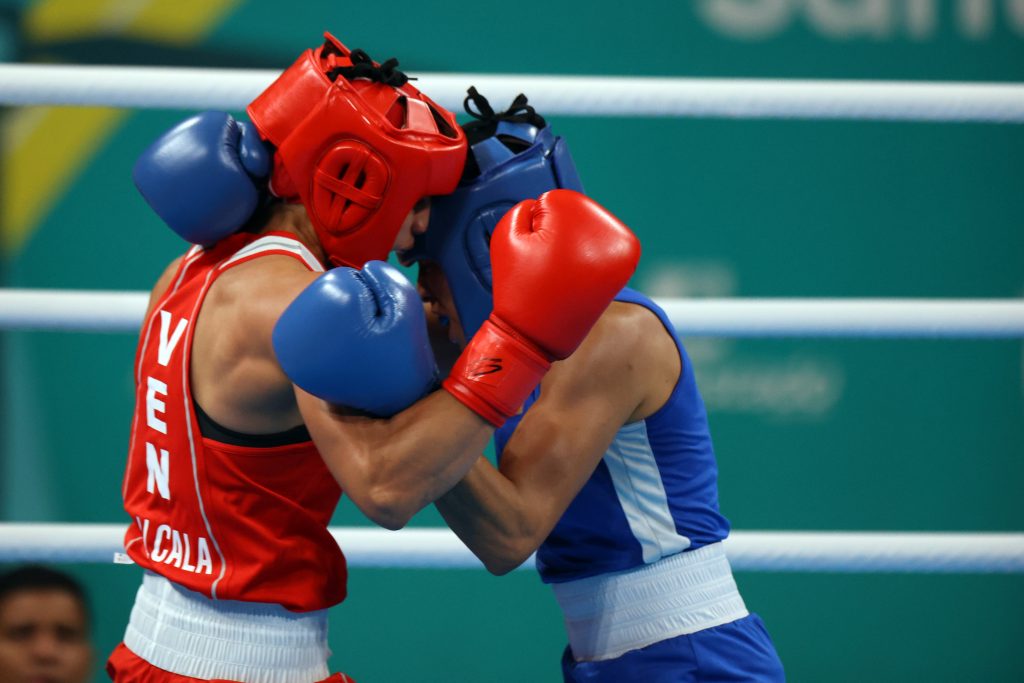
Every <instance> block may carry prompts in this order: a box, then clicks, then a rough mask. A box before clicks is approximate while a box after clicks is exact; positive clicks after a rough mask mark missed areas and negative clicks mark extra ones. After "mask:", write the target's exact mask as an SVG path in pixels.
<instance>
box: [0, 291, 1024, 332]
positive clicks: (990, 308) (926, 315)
mask: <svg viewBox="0 0 1024 683" xmlns="http://www.w3.org/2000/svg"><path fill="white" fill-rule="evenodd" d="M147 300H148V295H147V294H146V293H145V292H104V291H77V290H60V289H53V290H45V289H44V290H33V289H0V330H4V329H37V330H64V331H83V332H137V331H138V329H139V326H140V325H141V322H142V316H143V314H144V313H145V310H146V302H147ZM657 302H658V303H659V304H660V305H661V306H662V307H663V308H664V309H665V311H666V312H667V313H668V315H669V319H671V320H672V323H673V324H674V325H675V326H676V329H677V330H679V332H680V334H682V335H684V336H726V337H785V336H815V337H927V338H932V337H943V338H1013V337H1024V301H1021V300H1017V299H700V300H687V299H658V300H657Z"/></svg>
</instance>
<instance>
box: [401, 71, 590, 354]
mask: <svg viewBox="0 0 1024 683" xmlns="http://www.w3.org/2000/svg"><path fill="white" fill-rule="evenodd" d="M470 102H472V103H473V104H475V105H476V107H477V109H479V112H475V111H473V110H472V109H471V108H470ZM465 108H466V111H467V112H468V113H469V114H470V115H472V116H473V117H475V118H476V119H477V120H476V121H472V122H470V123H467V124H466V125H465V126H463V129H464V130H465V132H466V137H467V138H468V139H469V145H470V146H469V157H468V158H467V160H466V168H465V172H464V174H463V179H462V182H460V184H459V186H458V187H457V188H456V190H455V192H453V193H452V194H450V195H444V196H439V197H434V198H433V200H432V204H431V209H430V224H429V226H428V228H427V231H426V232H425V233H424V234H422V235H418V236H417V238H416V244H415V246H414V247H413V248H412V249H411V250H409V251H408V252H406V253H405V254H404V255H403V259H404V260H405V261H406V262H411V261H419V260H422V259H430V260H432V261H435V262H437V263H438V264H439V265H440V266H441V269H442V270H443V271H444V274H445V277H446V278H447V280H448V286H449V287H450V289H451V292H452V296H453V298H454V299H455V308H456V310H457V311H458V314H459V320H460V321H461V323H462V329H463V331H464V333H465V335H466V340H467V341H468V340H469V339H470V338H471V337H472V336H473V335H474V334H475V333H476V331H477V330H478V329H479V328H480V326H481V325H482V324H483V322H484V320H486V319H487V316H489V315H490V313H491V308H492V307H493V305H494V303H493V299H492V290H491V284H492V283H491V253H490V242H491V233H492V232H494V228H495V226H497V224H498V221H499V220H501V218H502V216H504V215H505V213H506V212H507V211H508V210H509V209H511V208H512V207H513V206H515V205H516V204H518V203H519V202H521V201H523V200H524V199H536V198H537V197H538V196H540V195H541V194H543V193H544V192H547V191H549V190H554V189H558V188H564V189H570V190H576V191H577V192H583V186H582V184H581V183H580V179H579V175H578V174H577V173H576V166H575V165H574V164H573V161H572V156H570V154H569V148H568V146H567V145H566V144H565V141H564V140H563V139H562V138H560V137H555V135H554V133H552V132H551V128H550V127H549V126H548V125H547V123H546V122H545V121H544V119H543V117H541V116H540V115H539V114H537V113H536V112H535V111H534V110H533V107H531V106H529V105H528V104H527V101H526V97H525V96H524V95H519V96H518V97H517V98H516V99H515V100H514V101H513V102H512V106H511V107H509V109H508V111H505V112H502V113H500V114H495V113H494V110H493V109H491V107H490V105H489V104H488V102H487V100H486V99H484V98H483V96H481V95H480V94H479V93H477V91H476V88H470V89H469V96H468V97H466V100H465Z"/></svg>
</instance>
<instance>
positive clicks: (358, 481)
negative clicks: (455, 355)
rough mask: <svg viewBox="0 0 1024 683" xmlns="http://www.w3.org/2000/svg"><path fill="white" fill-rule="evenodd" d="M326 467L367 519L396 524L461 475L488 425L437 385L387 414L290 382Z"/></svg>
mask: <svg viewBox="0 0 1024 683" xmlns="http://www.w3.org/2000/svg"><path fill="white" fill-rule="evenodd" d="M296 396H297V398H298V402H299V408H300V410H301V411H302V416H303V418H304V419H305V422H306V426H307V427H308V428H309V431H310V434H312V436H313V440H314V441H315V442H316V445H317V448H318V449H319V450H320V453H321V455H322V456H323V458H324V461H325V462H326V463H327V467H328V468H329V469H330V470H331V473H332V474H333V475H334V478H335V479H337V480H338V483H339V484H341V486H342V488H343V489H345V491H346V492H347V493H348V495H349V497H350V498H352V501H353V502H354V503H355V504H356V505H357V506H358V507H359V509H360V510H362V511H363V513H364V514H366V515H367V516H368V517H369V518H370V519H372V520H373V521H374V522H376V523H377V524H379V525H381V526H383V527H386V528H388V529H399V528H401V527H403V526H405V524H406V523H407V522H408V521H409V519H410V518H411V517H412V516H413V515H414V514H416V513H417V512H418V511H419V510H421V509H422V508H423V507H425V506H426V505H429V504H430V503H432V502H433V501H435V500H436V499H437V498H438V497H439V496H441V495H442V494H444V493H445V492H446V491H448V490H449V489H450V488H451V487H452V486H453V485H455V483H456V482H458V481H459V480H460V479H462V477H463V476H465V474H466V472H467V471H468V470H469V468H470V467H472V466H473V463H475V462H476V461H477V460H478V459H479V458H480V454H481V453H482V452H483V450H484V448H485V447H486V445H487V442H488V440H489V439H490V438H491V435H492V434H493V433H494V428H493V427H492V426H491V425H490V424H489V423H488V422H486V421H485V420H484V419H483V418H481V417H480V416H478V415H477V414H476V413H474V412H473V411H471V410H469V409H468V408H466V407H465V406H463V405H462V404H461V403H459V402H458V401H456V400H455V399H454V398H452V396H451V395H450V394H449V393H448V392H446V391H437V392H434V393H433V394H431V395H430V396H427V397H426V398H424V399H423V400H421V401H418V402H417V403H415V404H414V405H413V406H411V407H410V408H408V409H406V410H404V411H402V412H401V413H399V414H397V415H395V416H394V417H393V418H391V419H388V420H378V419H371V418H366V417H361V416H356V415H350V414H344V413H341V412H338V411H336V410H334V409H332V408H331V407H330V406H328V405H327V404H326V403H325V402H324V401H322V400H320V399H318V398H316V397H315V396H312V395H310V394H307V393H306V392H304V391H302V390H301V389H298V388H296Z"/></svg>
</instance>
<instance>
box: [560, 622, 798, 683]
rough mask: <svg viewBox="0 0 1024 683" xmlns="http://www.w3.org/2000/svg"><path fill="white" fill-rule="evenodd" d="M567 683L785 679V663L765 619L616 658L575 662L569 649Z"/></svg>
mask: <svg viewBox="0 0 1024 683" xmlns="http://www.w3.org/2000/svg"><path fill="white" fill-rule="evenodd" d="M562 676H563V677H564V679H565V683H628V682H630V681H636V682H637V683H640V682H641V681H642V682H643V683H712V682H714V683H730V682H732V681H757V682H758V683H761V682H771V683H774V682H775V681H785V680H786V674H785V672H784V671H783V670H782V662H781V661H779V656H778V654H776V652H775V645H774V644H772V639H771V636H769V635H768V631H767V630H766V629H765V627H764V622H762V621H761V617H759V616H757V615H756V614H750V615H748V616H746V617H743V618H742V619H737V620H736V621H732V622H730V623H728V624H722V625H721V626H715V627H713V628H708V629H704V630H703V631H697V632H696V633H690V634H687V635H682V636H677V637H675V638H669V639H668V640H662V641H660V642H657V643H654V644H653V645H648V646H647V647H644V648H641V649H639V650H631V651H629V652H627V653H625V654H624V655H621V656H619V657H616V658H615V659H605V660H602V661H596V662H577V661H575V660H574V659H573V656H572V651H571V650H570V649H569V648H568V647H566V648H565V654H564V655H563V656H562Z"/></svg>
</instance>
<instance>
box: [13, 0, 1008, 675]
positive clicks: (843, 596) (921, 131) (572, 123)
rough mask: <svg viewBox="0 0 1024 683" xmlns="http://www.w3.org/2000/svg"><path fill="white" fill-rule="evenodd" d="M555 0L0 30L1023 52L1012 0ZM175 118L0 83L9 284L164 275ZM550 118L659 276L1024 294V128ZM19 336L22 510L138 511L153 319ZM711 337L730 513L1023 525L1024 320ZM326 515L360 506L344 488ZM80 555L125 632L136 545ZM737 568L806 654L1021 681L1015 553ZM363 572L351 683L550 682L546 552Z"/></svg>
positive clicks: (109, 8)
mask: <svg viewBox="0 0 1024 683" xmlns="http://www.w3.org/2000/svg"><path fill="white" fill-rule="evenodd" d="M552 4H553V6H552V7H548V8H543V7H542V6H541V5H539V4H529V5H528V4H517V5H504V6H503V5H500V4H497V3H480V4H475V5H472V4H456V3H447V2H435V3H426V2H410V1H409V0H397V1H395V2H390V3H384V4H381V3H338V2H327V1H326V0H307V2H302V3H288V4H287V5H283V4H281V3H269V2H255V0H252V1H249V2H241V1H238V2H234V1H232V0H207V1H206V2H198V1H195V0H179V1H178V2H138V3H134V4H133V3H123V2H115V1H111V2H82V1H79V0H47V1H45V2H38V3H30V2H11V1H7V2H2V3H0V22H2V23H0V58H2V59H5V60H7V61H35V62H40V61H42V62H59V63H65V62H72V63H125V64H171V65H197V66H234V67H244V66H252V67H261V68H283V67H285V66H287V65H288V64H289V63H290V62H291V60H292V59H293V58H294V56H295V55H296V54H298V52H299V51H300V50H301V49H303V48H305V47H308V46H310V45H313V44H314V43H316V42H317V41H318V40H319V35H320V32H321V31H322V30H324V29H330V30H331V31H333V32H335V33H336V34H337V35H338V36H339V37H340V38H341V39H342V40H344V41H345V42H346V43H348V44H349V45H350V46H361V47H364V48H365V49H367V50H368V51H370V53H371V54H373V55H375V56H388V55H390V54H392V53H393V54H396V55H398V56H399V57H400V58H401V60H402V64H403V66H404V67H405V68H407V69H408V70H410V71H412V72H413V73H415V72H416V71H460V72H495V73H498V72H502V73H503V72H510V73H558V74H615V75H636V76H647V75H664V76H748V77H793V78H877V79H913V80H978V81H1022V80H1024V2H1022V1H1020V0H1005V1H1000V0H992V1H988V0H962V1H955V0H950V1H948V2H947V1H941V0H936V1H930V0H905V1H904V0H695V1H694V2H679V1H678V0H675V1H668V0H651V1H649V2H647V3H642V4H636V3H634V4H628V5H627V4H623V3H618V2H606V1H598V2H595V1H593V0H592V1H590V2H587V1H583V0H580V1H572V2H558V3H552ZM467 85H469V83H467ZM181 116H182V112H170V111H124V112H109V111H103V110H100V111H97V110H92V109H89V110H85V109H65V110H49V109H45V110H44V109H35V108H33V109H8V110H6V111H5V112H4V115H3V130H4V136H3V148H2V149H0V152H2V154H3V158H4V165H3V168H2V174H3V178H2V181H3V185H2V187H3V195H2V196H0V205H2V208H0V211H2V213H0V215H2V216H3V223H2V224H0V235H2V236H3V238H4V239H3V244H4V252H3V256H4V259H3V265H2V269H3V270H2V271H0V277H2V281H3V286H7V287H71V288H83V289H95V288H109V289H129V290H134V289H144V288H148V287H150V286H151V284H152V282H153V281H154V279H155V277H156V276H157V274H158V273H159V271H160V269H161V268H162V267H163V265H164V264H165V263H166V262H168V261H169V260H170V259H171V258H173V257H174V256H175V255H176V254H178V253H179V252H181V251H182V250H183V245H182V243H181V242H180V241H178V240H177V238H176V237H174V236H173V235H171V234H170V233H169V231H168V230H167V229H166V228H164V227H163V226H162V224H161V223H159V221H158V219H157V218H156V217H155V216H154V215H153V214H151V213H150V212H149V211H148V209H147V207H146V206H145V205H144V203H143V202H142V200H141V199H140V198H139V196H138V195H137V194H136V193H135V192H134V189H133V188H132V185H131V181H130V176H129V173H130V168H131V164H132V163H133V161H134V159H135V157H136V155H137V154H138V153H139V152H140V151H141V150H142V149H143V147H144V146H145V145H146V144H148V142H149V141H150V140H151V139H152V138H153V137H154V136H156V135H157V134H159V133H160V132H161V131H162V130H164V129H165V128H166V127H168V126H169V125H171V124H172V123H173V122H175V121H176V120H177V119H179V118H180V117H181ZM551 119H552V122H553V123H554V125H555V127H556V129H557V131H558V132H559V133H561V134H562V135H564V136H566V137H567V138H568V139H569V141H570V143H571V145H572V148H573V153H574V156H575V158H576V161H577V164H578V166H579V168H580V172H581V175H582V177H583V180H584V182H585V184H586V185H587V189H588V191H589V192H590V193H591V194H592V195H593V196H595V197H596V198H598V199H599V200H600V201H602V202H603V203H605V204H606V205H607V206H608V207H609V208H611V209H612V210H614V211H615V212H616V213H617V214H618V215H619V216H620V217H621V218H622V219H623V220H624V221H625V222H626V223H628V224H629V225H630V226H632V227H633V228H634V229H635V230H636V232H637V233H638V234H639V235H640V238H641V240H642V242H643V246H644V257H643V260H642V263H641V267H640V269H639V271H638V273H637V276H636V278H635V281H634V284H635V285H636V286H638V287H640V288H643V289H646V290H647V291H648V292H649V293H652V294H656V295H665V296H742V297H751V296H808V297H819V296H836V297H860V296H878V297H886V296H894V297H895V296H899V297H1020V296H1022V295H1024V219H1022V215H1024V129H1022V128H1021V127H1020V126H996V125H973V124H966V125H946V124H919V123H851V122H755V121H723V120H703V119H636V118H630V119H625V118H576V117H551ZM32 126H36V128H35V129H34V130H35V131H36V132H37V133H39V132H40V131H41V134H40V135H37V138H39V137H42V138H43V139H44V142H43V143H39V142H38V141H37V142H33V140H32V137H31V135H28V136H27V137H26V133H25V131H26V130H27V129H32ZM47 126H49V127H50V128H47ZM50 130H52V131H53V132H52V133H48V131H50ZM61 135H63V136H65V137H66V138H67V139H68V140H69V141H70V142H68V143H63V142H59V141H60V140H63V139H64V138H62V137H60V136H61ZM26 140H28V141H27V142H26ZM83 140H84V141H86V142H87V143H88V144H85V145H78V144H75V143H76V142H77V143H81V142H82V141H83ZM45 141H49V144H48V145H47V144H45ZM55 141H57V142H55ZM33 145H37V146H36V147H33ZM32 202H36V204H32ZM33 207H35V208H33ZM684 331H685V330H684ZM0 341H2V344H3V346H2V354H3V355H2V361H0V372H2V386H3V392H2V395H0V409H2V413H3V416H2V421H0V430H2V440H0V444H2V449H3V450H2V452H0V519H3V520H6V521H66V522H114V521H123V519H124V516H123V513H122V511H121V509H120V498H119V490H120V488H119V487H120V481H121V473H122V468H123V464H124V454H125V448H126V443H127V434H128V425H129V419H130V414H131V410H132V379H131V374H130V368H131V362H132V356H133V352H134V343H135V341H134V339H133V338H132V336H131V335H127V334H56V333H28V332H17V333H6V334H3V335H2V337H0ZM688 346H689V348H690V351H691V353H692V355H693V356H694V359H695V361H696V363H697V372H698V380H699V382H700V384H701V386H702V389H703V392H704V395H705V397H706V399H707V403H708V407H709V411H710V419H711V425H712V429H713V434H714V436H715V441H716V447H717V451H718V455H719V462H720V467H721V499H722V506H723V509H724V511H725V513H726V514H727V515H728V516H729V517H730V519H731V520H732V522H733V525H734V528H737V529H742V530H754V529H807V530H819V529H821V530H831V529H837V530H906V531H926V530H948V531H983V530H984V531H1021V530H1022V529H1024V500H1022V493H1021V492H1022V490H1024V457H1022V456H1024V419H1022V418H1024V398H1022V397H1024V376H1022V373H1024V369H1022V356H1024V352H1022V345H1021V342H1020V340H1012V341H878V340H772V341H767V340H742V341H741V340H726V339H716V340H706V339H693V340H690V341H689V342H688ZM335 523H337V524H346V525H348V524H351V525H363V524H368V522H367V521H366V520H365V519H364V518H362V517H361V515H360V514H359V513H358V511H356V510H355V509H354V508H353V507H351V505H348V504H343V505H342V507H341V509H340V510H339V512H338V514H337V516H336V519H335ZM440 523H441V522H440V519H439V517H438V516H437V515H436V513H434V512H433V511H432V510H427V511H425V512H424V513H423V514H421V515H420V516H419V517H418V518H417V519H416V520H415V522H414V524H418V525H428V526H436V525H439V524H440ZM70 569H71V570H72V571H73V572H74V573H75V574H76V575H77V576H79V577H81V578H82V579H84V580H85V581H86V582H87V584H88V586H89V588H90V590H91V592H92V595H93V596H94V599H95V602H96V607H95V610H96V613H97V624H96V638H97V642H98V645H99V648H100V650H101V654H102V653H105V652H106V651H108V650H109V649H110V648H112V647H113V645H114V644H115V643H116V642H117V641H118V640H119V638H120V635H121V633H122V630H123V627H124V624H125V623H126V619H127V615H128V610H129V608H130V605H131V600H132V597H133V593H134V590H135V587H136V586H137V583H138V580H139V571H138V569H137V568H134V567H124V566H113V565H110V566H73V567H71V568H70ZM738 581H739V583H740V586H741V588H742V590H743V592H744V595H745V597H746V600H747V603H748V605H749V606H750V607H751V608H752V609H754V610H756V611H757V612H759V613H760V614H761V615H762V616H763V617H764V619H765V621H766V622H767V624H768V627H769V629H770V631H771V632H772V635H773V637H774V638H775V641H776V644H777V646H778V649H779V652H780V654H781V656H782V658H783V660H784V662H785V664H786V667H787V670H788V673H789V676H790V679H791V680H794V681H868V680H870V681H903V680H909V679H911V678H913V679H916V680H927V681H967V680H971V681H975V680H984V681H1020V680H1024V656H1022V655H1021V651H1020V643H1021V640H1022V638H1024V626H1022V608H1024V577H1021V576H969V575H962V576H961V575H954V576H928V575H895V574H883V575H856V574H849V575H846V574H806V575H803V574H772V573H748V572H743V573H740V574H739V576H738ZM351 595H352V597H351V598H350V599H349V600H348V601H347V602H346V603H344V604H343V605H342V606H341V607H339V608H337V609H336V610H334V612H333V616H332V619H331V629H332V630H331V645H332V648H333V650H334V652H335V655H334V658H333V660H332V663H333V665H334V667H335V668H336V669H338V670H343V671H346V672H348V673H350V674H351V675H353V676H354V677H355V678H356V679H357V680H359V681H360V683H367V682H372V681H397V680H417V681H461V680H466V681H470V680H472V681H518V680H537V681H558V680H559V673H558V665H557V663H558V657H559V655H560V652H561V649H562V647H563V643H564V635H563V631H562V626H561V623H560V617H559V614H558V611H557V609H556V608H555V606H554V603H553V600H552V599H551V597H550V595H549V592H548V590H547V589H546V588H545V587H544V586H543V585H542V584H541V583H540V582H539V580H538V579H537V578H536V576H535V575H534V574H533V572H532V571H521V572H517V573H514V574H513V575H510V576H507V577H502V578H495V577H491V576H490V575H488V574H486V573H485V572H483V571H482V570H481V571H473V570H464V571H406V570H354V571H353V572H352V576H351ZM97 680H105V677H102V676H99V675H98V676H97Z"/></svg>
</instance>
